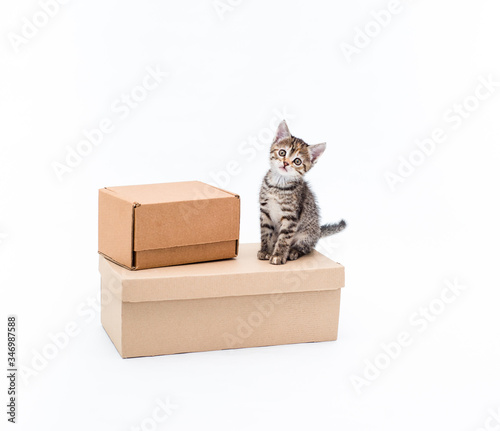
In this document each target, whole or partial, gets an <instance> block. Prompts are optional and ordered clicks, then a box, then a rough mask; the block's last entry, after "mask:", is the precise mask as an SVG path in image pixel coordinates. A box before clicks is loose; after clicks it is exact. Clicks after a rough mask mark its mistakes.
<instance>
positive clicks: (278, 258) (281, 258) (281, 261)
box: [269, 254, 286, 265]
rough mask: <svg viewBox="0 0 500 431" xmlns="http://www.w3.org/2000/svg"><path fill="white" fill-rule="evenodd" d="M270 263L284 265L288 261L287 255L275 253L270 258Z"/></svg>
mask: <svg viewBox="0 0 500 431" xmlns="http://www.w3.org/2000/svg"><path fill="white" fill-rule="evenodd" d="M269 263H270V264H271V265H283V264H284V263H286V257H285V256H280V255H277V254H275V255H273V256H271V258H270V259H269Z"/></svg>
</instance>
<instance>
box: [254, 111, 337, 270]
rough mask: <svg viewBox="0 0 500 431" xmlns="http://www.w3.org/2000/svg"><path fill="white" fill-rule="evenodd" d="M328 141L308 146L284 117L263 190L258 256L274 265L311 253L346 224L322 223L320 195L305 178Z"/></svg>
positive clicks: (274, 144) (272, 147)
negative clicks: (297, 136) (321, 240)
mask: <svg viewBox="0 0 500 431" xmlns="http://www.w3.org/2000/svg"><path fill="white" fill-rule="evenodd" d="M325 148H326V144H317V145H307V144H306V143H305V142H304V141H303V140H302V139H299V138H296V137H294V136H292V135H291V134H290V131H289V130H288V126H287V124H286V122H285V120H283V121H282V122H281V123H280V125H279V126H278V131H277V132H276V136H275V138H274V140H273V143H272V145H271V155H270V159H271V169H270V170H269V171H268V172H267V174H266V176H265V177H264V180H263V181H262V187H261V189H260V228H261V249H260V250H259V252H258V254H257V257H258V258H259V259H261V260H269V262H270V263H272V264H273V265H281V264H284V263H286V261H287V259H289V260H295V259H298V258H299V257H300V256H303V255H305V254H308V253H309V252H311V251H312V250H313V248H314V246H315V245H316V243H317V242H318V240H319V239H320V238H322V237H325V236H329V235H333V234H334V233H337V232H340V231H341V230H343V229H344V228H345V227H346V223H345V221H344V220H341V221H340V222H339V223H336V224H325V225H323V226H320V224H319V208H318V205H317V204H316V198H315V196H314V194H313V192H312V191H311V189H310V188H309V185H308V184H307V182H306V181H305V180H304V175H305V173H306V172H307V171H309V170H310V169H311V168H312V167H313V166H314V165H315V163H316V162H317V161H318V158H319V157H320V156H321V155H322V154H323V152H324V151H325Z"/></svg>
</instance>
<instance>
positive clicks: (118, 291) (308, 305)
mask: <svg viewBox="0 0 500 431" xmlns="http://www.w3.org/2000/svg"><path fill="white" fill-rule="evenodd" d="M258 248H259V246H258V245H257V244H242V245H241V247H240V254H239V256H238V257H237V258H236V259H231V260H224V261H217V262H210V263H198V264H193V265H182V266H171V267H167V268H158V269H148V270H144V271H128V270H126V269H124V268H122V267H120V266H118V265H115V264H114V263H112V262H110V261H109V260H107V259H105V258H104V257H102V256H100V272H101V277H102V285H101V286H102V289H101V292H102V310H101V321H102V325H103V327H104V329H105V330H106V332H107V333H108V335H109V337H110V338H111V340H112V341H113V343H114V345H115V346H116V348H117V350H118V352H119V353H120V355H121V356H122V357H124V358H129V357H137V356H154V355H165V354H170V353H183V352H197V351H207V350H220V349H229V348H240V347H255V346H269V345H275V344H290V343H303V342H311V341H327V340H336V339H337V328H338V321H339V307H340V290H341V287H343V286H344V267H343V266H342V265H340V264H338V263H336V262H333V261H332V260H330V259H329V258H327V257H326V256H324V255H322V254H321V253H319V252H317V251H314V252H313V253H311V254H310V255H308V256H304V257H301V258H300V259H298V260H296V261H293V262H292V261H290V262H287V263H286V265H271V264H269V262H267V261H260V260H258V259H257V250H258Z"/></svg>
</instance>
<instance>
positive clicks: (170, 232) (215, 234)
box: [134, 195, 240, 251]
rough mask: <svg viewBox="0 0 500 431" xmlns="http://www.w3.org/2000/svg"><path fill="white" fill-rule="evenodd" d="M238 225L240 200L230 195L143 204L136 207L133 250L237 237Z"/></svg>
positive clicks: (219, 240)
mask: <svg viewBox="0 0 500 431" xmlns="http://www.w3.org/2000/svg"><path fill="white" fill-rule="evenodd" d="M239 225H240V202H239V199H238V198H237V197H235V196H231V195H226V196H224V197H221V198H217V199H205V200H196V201H182V202H169V203H157V204H145V205H140V206H138V207H136V208H135V225H134V250H135V251H142V250H155V249H161V248H168V247H180V246H186V245H195V244H207V243H213V242H222V241H231V240H236V239H238V237H239Z"/></svg>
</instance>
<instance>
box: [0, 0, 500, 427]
mask: <svg viewBox="0 0 500 431" xmlns="http://www.w3.org/2000/svg"><path fill="white" fill-rule="evenodd" d="M222 4H228V5H230V4H231V3H229V0H222V1H221V2H220V4H219V7H222V6H221V5H222ZM232 4H234V5H235V6H229V9H228V10H219V13H218V11H217V10H216V8H215V7H214V3H212V1H211V0H204V1H200V0H198V1H190V2H175V4H174V2H161V1H143V2H138V1H137V2H133V1H123V0H122V1H117V0H115V1H111V0H109V1H107V2H102V1H98V0H86V1H69V2H67V3H66V4H65V5H62V6H60V8H59V10H58V11H57V13H55V14H54V16H53V17H50V18H49V19H48V22H47V23H46V25H45V26H44V27H43V28H40V29H39V31H38V32H37V33H36V34H35V35H33V37H30V38H26V39H25V43H22V44H21V45H20V46H18V47H17V48H18V49H16V46H15V44H13V43H12V37H13V36H12V33H15V34H17V35H22V33H21V31H22V27H23V25H26V24H25V21H24V20H25V19H27V20H33V19H34V18H35V17H36V16H37V15H36V14H37V13H39V12H40V11H41V10H42V9H41V6H40V5H39V3H38V2H37V1H34V0H33V1H22V2H21V1H16V2H15V1H9V2H3V3H2V6H1V7H0V28H1V32H2V39H1V42H0V50H1V65H0V118H1V120H0V121H1V122H0V124H1V128H0V145H1V157H0V241H1V244H0V261H1V272H0V283H1V305H0V307H1V316H2V321H3V322H4V323H2V325H5V326H4V331H2V332H4V333H5V327H6V316H7V314H9V313H15V314H17V316H18V318H19V331H20V333H19V362H20V363H21V364H22V365H23V366H24V367H27V368H31V369H32V368H33V361H35V362H36V358H37V357H38V358H39V355H41V354H42V352H47V351H48V350H47V349H48V347H47V346H48V345H50V344H51V343H52V341H51V336H54V335H55V334H60V333H61V332H62V331H64V330H65V328H66V326H67V325H68V324H70V325H71V324H73V325H76V327H77V332H78V335H76V336H74V337H72V338H71V339H70V341H69V342H68V343H67V345H64V346H63V347H61V348H60V349H58V350H57V351H56V353H55V354H53V351H51V354H52V356H54V357H53V358H52V359H49V360H47V361H46V362H45V363H42V364H41V365H40V363H38V368H39V370H38V371H35V370H34V371H33V374H31V375H28V376H27V377H26V378H25V379H24V380H20V381H19V385H20V399H19V412H18V413H19V416H18V429H20V430H35V429H37V430H68V429H71V430H88V429H97V430H129V429H134V428H133V427H134V426H135V427H137V426H141V424H142V425H143V429H155V428H156V429H172V430H198V429H217V430H256V429H263V430H275V429H287V430H303V429H315V430H331V429H341V430H384V431H388V430H401V429H405V430H422V429H426V430H464V431H465V430H475V429H477V428H479V427H482V426H483V425H484V423H485V421H488V420H493V418H492V417H491V409H494V410H497V409H498V408H499V407H500V396H499V395H500V393H499V389H500V367H499V363H500V324H499V323H500V313H499V311H498V310H499V301H500V292H499V287H500V286H499V277H498V269H497V268H498V258H499V253H498V242H499V239H500V238H499V237H500V235H499V233H500V232H499V218H500V211H499V209H498V205H497V203H498V184H499V180H500V173H499V172H500V171H499V169H498V165H499V162H500V150H499V146H498V142H499V138H500V122H499V121H498V119H499V115H498V114H499V110H500V94H497V93H500V87H496V88H495V89H493V91H492V93H491V97H489V98H488V99H487V100H482V101H479V103H478V106H475V107H474V110H473V112H471V113H470V115H469V117H468V118H466V119H464V120H463V122H462V123H461V124H460V125H459V126H458V125H457V123H453V122H451V121H449V118H448V121H447V120H446V118H445V117H444V115H445V113H446V112H447V111H448V110H449V109H453V107H454V105H455V104H461V103H463V101H464V99H465V98H467V97H469V96H474V93H475V89H476V87H477V86H478V83H479V81H478V77H483V78H484V79H489V77H490V78H491V79H493V80H495V78H496V80H500V57H499V50H498V43H499V42H500V27H499V26H498V16H499V13H500V6H499V5H498V2H496V1H494V0H489V1H486V0H476V1H474V2H472V1H462V0H460V1H457V0H446V1H445V0H440V1H439V2H437V1H431V0H420V1H413V2H403V3H402V5H401V6H400V9H401V11H400V13H398V14H395V15H392V19H391V22H390V23H389V24H388V25H387V26H386V27H385V28H383V29H382V30H381V31H379V34H377V35H375V36H374V37H372V38H371V42H370V43H369V44H368V45H367V46H366V47H364V48H361V49H359V50H358V52H357V53H356V54H353V55H352V56H351V57H350V60H351V61H348V59H347V57H346V56H345V55H344V54H343V52H342V49H341V47H342V44H347V43H349V44H353V43H354V37H355V34H356V31H357V30H356V28H357V27H359V28H361V29H363V28H364V27H365V26H366V25H367V24H369V23H370V21H372V20H373V19H374V18H373V15H372V12H374V11H379V10H381V9H386V8H387V5H388V2H386V1H360V0H356V1H349V2H347V1H344V2H340V1H337V2H328V1H326V0H325V1H309V2H295V3H293V2H285V1H284V0H281V1H275V2H265V1H251V2H250V1H241V2H239V3H238V1H236V0H232ZM38 19H41V20H42V21H43V16H41V15H40V16H38ZM372 28H375V30H377V28H376V27H372ZM379 30H380V28H379ZM358 42H359V41H358ZM148 67H150V68H160V70H162V71H164V72H168V77H165V78H164V79H163V81H162V82H161V84H160V85H158V86H157V88H156V89H153V90H151V91H149V92H147V94H146V95H145V100H143V101H141V102H139V103H138V106H137V107H136V108H135V109H133V110H131V112H130V115H127V116H126V118H121V117H120V116H119V114H117V113H116V112H114V111H113V106H115V108H116V107H117V105H116V103H120V102H116V101H117V100H118V101H119V100H120V97H121V95H122V94H127V93H131V92H133V91H136V93H134V94H136V95H137V94H138V95H139V96H144V94H142V93H140V91H141V90H140V89H139V90H137V89H135V87H136V86H137V85H140V84H141V82H142V80H143V78H144V77H145V76H146V75H147V74H148V70H147V68H148ZM467 100H468V103H470V104H471V105H470V106H474V105H473V104H474V100H473V99H471V98H470V97H469V99H467ZM476 108H477V109H476ZM275 110H278V111H279V112H281V113H282V112H283V110H285V112H286V114H285V115H286V117H287V121H288V124H289V127H290V129H291V132H292V133H293V134H295V135H296V136H298V137H301V138H303V139H304V140H306V142H308V143H311V144H313V143H319V142H323V141H325V142H327V150H326V152H325V154H324V155H323V156H322V158H321V159H320V160H319V162H318V164H317V166H316V167H315V168H314V169H313V171H311V173H310V174H309V180H310V183H311V185H312V187H313V189H314V190H315V191H316V194H317V196H318V199H319V202H320V205H321V207H322V215H323V220H324V221H332V222H333V221H337V220H339V219H340V218H345V219H346V220H347V222H348V223H349V226H348V229H347V230H346V231H345V232H344V233H342V234H340V235H338V236H336V237H334V238H333V240H332V241H330V242H328V243H327V244H326V245H325V243H323V245H322V246H323V248H326V250H327V253H328V255H329V256H330V257H331V258H333V259H335V260H337V261H340V262H341V263H343V264H344V265H345V266H346V274H347V283H346V284H347V285H346V288H345V289H343V300H342V307H341V321H340V330H339V339H338V341H336V342H328V343H317V344H303V345H292V346H277V347H269V348H256V349H243V350H232V351H220V352H208V353H193V354H184V355H173V356H163V357H154V358H143V359H130V360H122V359H121V358H120V357H119V355H118V354H117V352H116V350H115V348H114V346H113V345H112V343H111V342H110V341H109V339H108V337H107V336H106V334H105V332H104V330H103V329H102V327H101V326H100V322H99V316H98V314H96V313H95V312H94V311H92V310H93V308H92V303H94V305H93V306H94V307H97V306H96V304H95V301H96V298H97V297H98V294H99V274H98V270H97V190H98V189H99V188H101V187H104V186H114V185H125V184H147V183H155V182H170V181H182V180H193V179H198V180H202V181H206V182H211V183H213V184H218V185H221V186H223V187H224V188H227V189H229V190H231V191H234V192H237V193H238V194H240V195H241V197H242V218H241V241H242V242H257V241H258V239H259V223H258V205H257V194H258V189H259V183H260V180H261V177H262V175H263V174H264V173H265V171H266V169H267V163H268V162H267V148H268V145H269V143H270V137H269V133H270V132H269V127H270V125H271V124H274V122H275V121H276V119H277V118H278V117H277V115H279V114H276V111H275ZM124 116H125V114H124ZM104 118H110V119H111V121H113V124H114V130H113V131H112V132H111V133H109V134H106V136H105V137H104V138H103V140H102V142H101V143H100V145H98V146H97V147H96V148H94V150H93V151H92V152H91V153H90V154H88V155H87V156H85V157H83V158H82V160H81V162H80V163H79V164H77V165H76V166H75V167H74V168H73V169H72V171H71V172H66V173H65V174H64V175H62V177H61V178H60V179H58V176H57V175H56V173H55V171H54V162H59V163H65V157H66V156H67V152H68V149H67V147H68V146H69V147H71V148H73V149H75V148H76V146H77V145H78V143H79V142H80V141H81V140H82V139H83V133H84V131H85V130H90V129H93V128H95V127H97V125H98V124H99V122H100V121H101V120H102V119H104ZM280 119H281V118H280ZM436 128H441V129H442V130H444V131H445V133H446V136H447V139H446V140H445V141H444V142H442V143H440V144H439V145H437V147H436V149H435V151H434V152H433V153H432V154H431V155H429V156H428V157H425V160H424V161H423V162H422V164H421V165H420V166H418V167H417V168H416V169H415V171H414V172H413V173H411V174H410V175H408V176H407V178H405V179H404V182H401V183H399V184H397V185H396V187H395V190H391V187H390V186H389V184H388V182H387V180H386V178H385V176H386V175H387V172H393V173H397V169H398V165H399V163H400V159H399V157H404V158H406V159H408V156H409V155H410V153H412V151H414V150H415V149H416V148H417V146H416V143H415V140H416V139H424V138H427V137H429V136H430V135H431V133H432V132H433V130H435V129H436ZM254 141H256V142H257V144H258V146H259V150H258V151H255V152H252V151H249V150H248V148H250V146H251V142H254ZM240 146H241V147H240ZM232 161H235V162H236V163H237V169H236V171H237V172H233V173H232V175H230V176H228V175H226V174H223V173H222V174H221V172H222V171H226V168H227V164H228V163H230V165H234V163H235V162H232ZM446 280H448V281H453V280H457V282H458V283H459V284H460V285H462V286H465V287H466V288H465V290H464V291H463V292H462V293H461V294H460V295H459V296H458V297H457V298H456V300H455V301H454V302H453V303H451V304H448V305H445V307H444V309H443V310H441V311H442V312H440V314H439V315H438V316H435V320H434V321H433V322H429V324H428V326H427V327H426V329H425V330H423V331H419V328H420V327H419V326H416V325H414V324H412V323H411V322H410V319H411V318H412V316H413V315H414V313H415V312H419V309H420V308H421V307H426V306H428V305H429V303H431V301H433V300H434V299H435V298H439V297H440V295H441V292H442V291H443V289H444V288H445V287H446V283H447V281H446ZM434 304H437V305H436V306H439V303H437V302H436V301H435V302H434ZM97 308H98V307H97ZM71 322H74V323H71ZM403 331H406V332H408V333H409V334H410V336H411V339H412V341H413V342H412V344H411V345H410V346H408V347H405V348H403V349H402V352H401V353H400V354H399V356H397V357H396V358H395V359H393V360H392V361H391V363H390V364H389V365H388V366H387V368H386V369H385V370H383V371H382V372H381V374H380V376H378V377H377V378H375V379H373V380H372V381H370V382H369V385H367V386H365V387H363V388H362V389H361V393H360V394H359V393H357V392H356V390H355V387H354V385H353V384H352V381H351V380H352V378H353V376H360V377H363V373H364V372H365V367H366V363H367V362H366V361H368V362H371V363H373V361H374V360H375V359H376V358H377V357H378V356H380V354H381V352H382V353H383V348H382V347H381V344H384V343H385V344H387V343H391V342H394V341H395V340H396V339H397V337H398V334H400V333H401V332H403ZM2 340H3V341H0V343H1V344H2V345H3V346H5V344H6V340H5V337H2ZM44 349H45V350H44ZM49 350H50V349H49ZM1 351H2V352H4V353H3V354H2V356H3V357H6V353H5V347H2V349H1ZM38 361H39V362H40V360H39V359H38ZM0 363H1V364H2V366H1V367H2V369H5V368H7V367H6V361H4V359H1V360H0ZM2 374H3V372H2ZM1 381H2V383H1V385H2V387H3V386H5V389H2V388H0V393H1V394H2V406H3V405H4V402H5V403H6V387H7V380H6V379H2V380H1ZM167 398H168V399H170V401H171V403H172V404H175V405H176V406H177V408H175V409H173V410H172V411H171V412H170V413H171V414H169V417H168V418H167V419H166V420H164V421H162V422H159V423H152V422H151V420H149V419H148V418H150V416H151V415H152V413H153V411H154V410H155V407H156V405H157V401H158V400H165V399H167ZM3 410H4V407H2V411H3ZM489 418H490V419H489ZM5 422H6V416H5V414H4V413H2V429H3V427H4V424H5ZM488 423H490V422H488ZM491 426H496V422H491ZM135 429H137V428H135Z"/></svg>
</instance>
